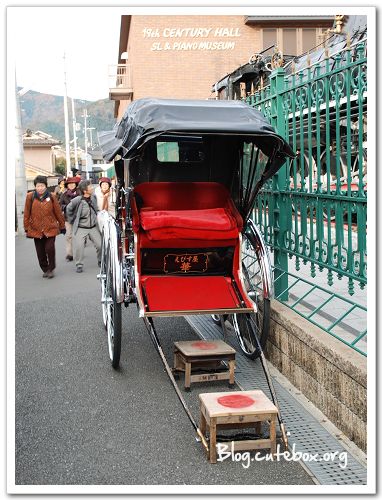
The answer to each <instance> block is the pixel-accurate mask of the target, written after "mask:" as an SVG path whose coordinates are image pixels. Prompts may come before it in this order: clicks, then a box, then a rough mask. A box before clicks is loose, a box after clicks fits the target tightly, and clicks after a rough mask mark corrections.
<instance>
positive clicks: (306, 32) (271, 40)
mask: <svg viewBox="0 0 382 500" xmlns="http://www.w3.org/2000/svg"><path fill="white" fill-rule="evenodd" d="M261 31H262V36H263V50H264V49H266V48H268V47H270V46H271V45H275V46H277V47H278V48H279V50H281V51H282V53H283V54H284V55H288V56H297V55H300V54H303V53H305V52H307V51H308V50H312V49H313V48H314V47H316V46H317V44H318V43H319V39H320V36H319V35H320V33H321V30H320V28H263V29H262V30H261Z"/></svg>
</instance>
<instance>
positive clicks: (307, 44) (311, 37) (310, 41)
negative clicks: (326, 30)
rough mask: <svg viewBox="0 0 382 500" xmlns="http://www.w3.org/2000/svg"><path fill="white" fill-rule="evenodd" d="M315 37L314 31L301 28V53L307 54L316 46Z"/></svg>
mask: <svg viewBox="0 0 382 500" xmlns="http://www.w3.org/2000/svg"><path fill="white" fill-rule="evenodd" d="M317 35H318V33H316V30H315V29H312V28H303V29H302V52H303V53H304V52H308V50H312V49H313V47H315V46H316V45H317V43H318V42H317Z"/></svg>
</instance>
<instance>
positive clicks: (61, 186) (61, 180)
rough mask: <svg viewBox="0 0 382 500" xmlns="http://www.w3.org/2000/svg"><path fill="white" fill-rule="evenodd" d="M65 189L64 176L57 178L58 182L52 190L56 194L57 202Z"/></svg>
mask: <svg viewBox="0 0 382 500" xmlns="http://www.w3.org/2000/svg"><path fill="white" fill-rule="evenodd" d="M65 190H66V187H65V177H60V178H59V179H58V184H57V186H56V187H55V188H54V191H53V192H54V194H55V195H56V198H57V201H58V203H60V201H61V197H62V195H63V194H64V192H65Z"/></svg>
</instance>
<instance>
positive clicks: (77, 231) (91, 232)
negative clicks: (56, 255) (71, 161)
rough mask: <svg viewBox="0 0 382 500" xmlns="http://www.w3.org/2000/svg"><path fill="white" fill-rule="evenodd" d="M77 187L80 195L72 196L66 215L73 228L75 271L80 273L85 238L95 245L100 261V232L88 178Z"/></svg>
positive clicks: (94, 200) (94, 198)
mask: <svg viewBox="0 0 382 500" xmlns="http://www.w3.org/2000/svg"><path fill="white" fill-rule="evenodd" d="M78 189H79V191H80V193H81V195H80V196H77V197H76V198H74V199H73V200H72V201H71V202H70V203H69V205H68V206H67V207H66V217H67V220H68V222H69V223H70V224H72V226H73V227H72V230H73V250H74V260H75V263H76V271H77V273H82V270H83V261H84V249H85V242H86V238H89V239H90V240H91V241H92V242H93V243H94V246H95V247H96V250H97V260H98V265H100V263H101V244H102V241H101V233H100V231H99V228H98V223H97V212H98V208H97V200H96V197H95V196H94V194H93V186H92V184H91V182H90V181H89V180H86V181H81V182H80V184H79V186H78Z"/></svg>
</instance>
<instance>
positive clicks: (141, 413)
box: [15, 236, 312, 485]
mask: <svg viewBox="0 0 382 500" xmlns="http://www.w3.org/2000/svg"><path fill="white" fill-rule="evenodd" d="M56 248H57V269H56V276H55V278H54V279H51V280H48V279H43V278H42V272H41V271H40V269H39V267H38V264H37V257H36V255H35V250H34V245H33V241H31V240H27V239H25V238H23V237H16V262H17V266H16V351H15V352H16V401H15V409H16V443H15V447H16V457H15V458H16V461H15V470H16V478H15V483H16V485H159V484H160V485H288V484H289V485H292V484H309V485H310V484H312V482H311V479H310V478H309V476H308V475H307V474H306V472H305V471H304V469H303V468H302V467H301V466H300V465H299V463H297V462H286V461H279V462H273V463H271V462H254V463H251V465H250V466H249V467H248V468H247V469H246V468H244V467H243V464H242V462H232V461H230V460H226V461H225V462H221V463H218V464H215V465H214V464H209V463H208V462H207V460H206V457H205V454H204V451H203V448H202V445H201V444H200V443H198V442H196V440H195V433H194V430H193V428H192V426H191V424H190V422H189V420H188V418H187V416H186V414H185V413H184V411H183V409H182V407H181V405H180V403H179V401H178V399H177V396H176V394H175V391H174V390H173V388H172V386H171V384H170V381H169V379H168V377H167V375H166V373H165V371H164V368H163V365H162V362H161V360H160V358H159V356H158V354H157V353H156V351H155V349H154V346H153V344H152V342H151V340H150V337H149V335H148V333H147V331H146V329H145V326H144V324H143V321H142V320H140V319H139V318H138V314H137V309H136V307H135V306H130V307H129V308H128V309H123V340H122V357H121V367H120V369H119V370H118V371H115V370H113V368H112V367H111V364H110V361H109V358H108V352H107V340H106V334H105V331H104V328H103V324H102V318H101V308H100V303H99V300H100V297H99V285H98V282H97V280H96V273H97V270H98V268H97V265H96V255H95V249H94V248H93V247H87V248H86V257H85V267H84V273H82V274H77V273H75V270H74V265H73V264H72V263H67V262H66V261H65V259H64V237H62V236H60V237H58V238H57V242H56ZM157 328H158V333H159V336H160V338H161V340H162V342H163V344H164V347H165V351H166V355H167V357H168V359H169V361H170V362H171V363H172V344H173V342H174V341H175V340H191V339H193V338H196V334H195V333H194V332H193V330H192V329H191V328H190V327H189V325H188V324H187V323H186V321H185V320H184V319H183V318H176V319H167V318H166V319H161V320H158V321H157ZM179 383H180V386H181V387H183V386H182V380H180V382H179ZM219 390H222V391H226V390H228V387H227V385H226V383H225V382H214V383H211V384H210V385H208V384H195V385H193V386H192V390H191V392H190V393H186V398H187V401H188V402H189V404H190V407H191V410H192V413H193V415H195V418H196V419H197V420H198V393H200V392H208V391H219Z"/></svg>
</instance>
